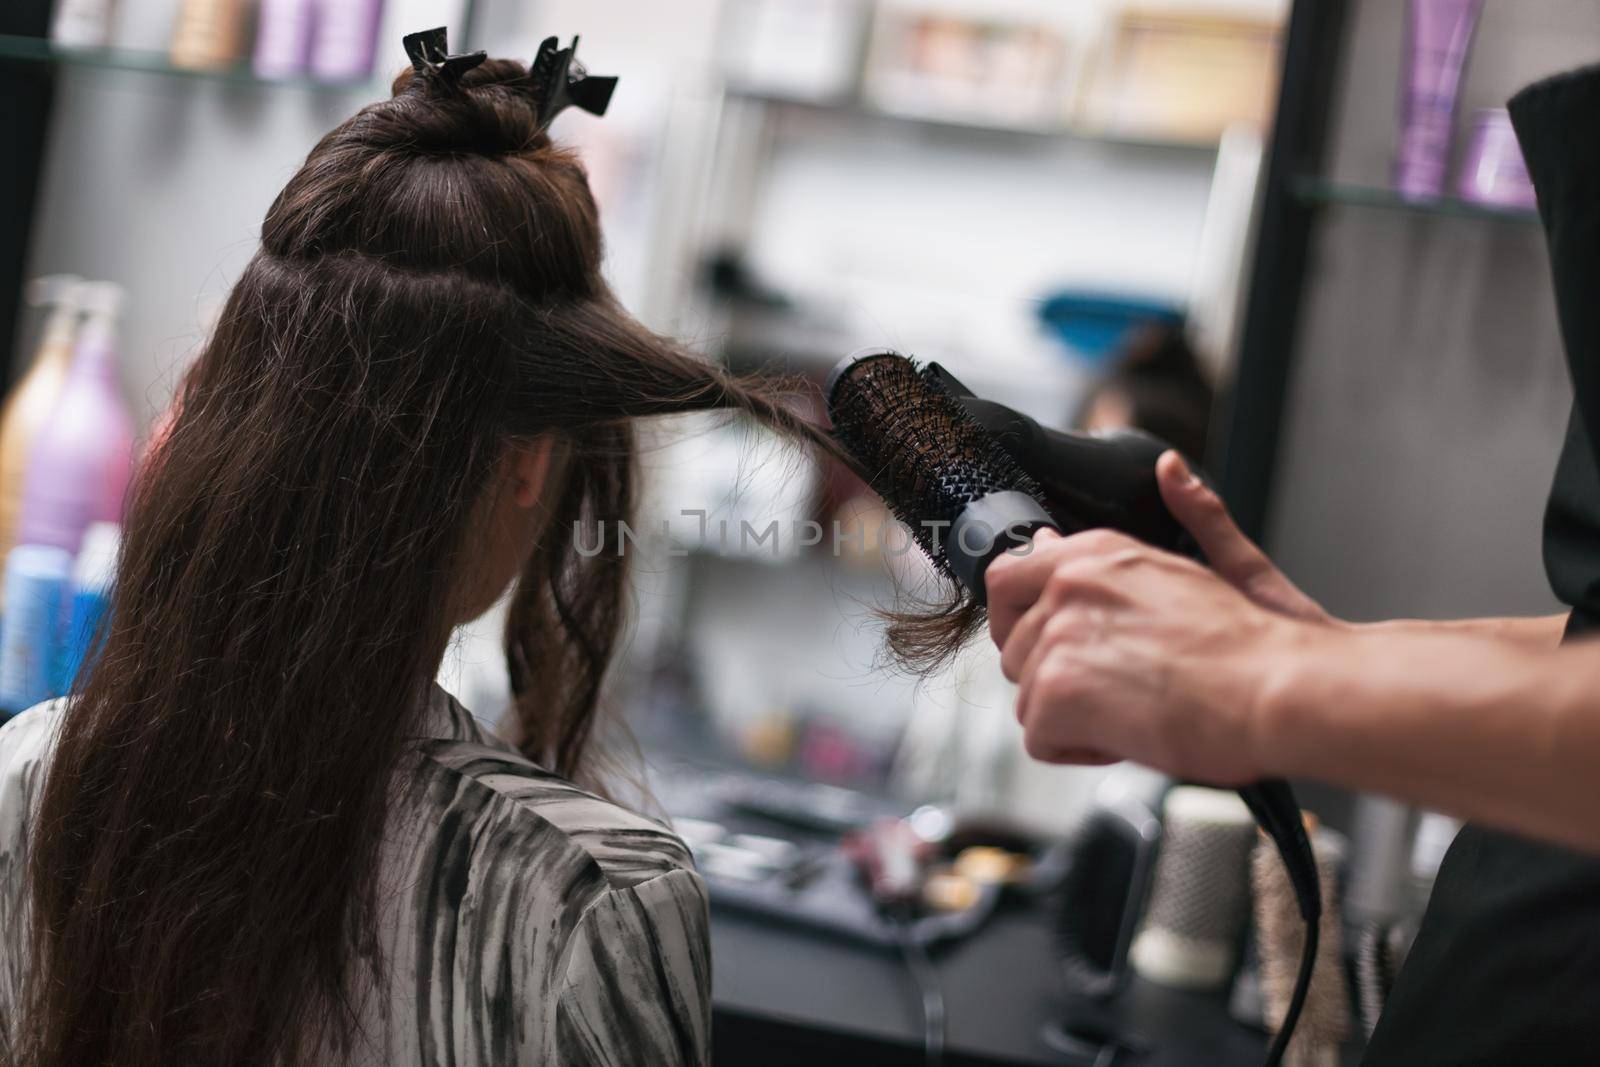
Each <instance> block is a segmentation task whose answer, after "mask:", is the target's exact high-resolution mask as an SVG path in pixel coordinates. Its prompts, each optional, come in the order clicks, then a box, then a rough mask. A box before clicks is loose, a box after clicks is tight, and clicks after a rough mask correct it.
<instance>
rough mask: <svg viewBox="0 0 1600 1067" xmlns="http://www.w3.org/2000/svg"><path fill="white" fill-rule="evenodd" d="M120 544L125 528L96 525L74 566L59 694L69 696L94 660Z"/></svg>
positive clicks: (86, 534) (62, 651) (92, 527)
mask: <svg viewBox="0 0 1600 1067" xmlns="http://www.w3.org/2000/svg"><path fill="white" fill-rule="evenodd" d="M121 542H122V527H120V526H118V525H117V524H116V523H114V522H97V523H94V524H92V525H91V526H90V527H89V529H88V532H87V533H85V534H84V535H83V551H81V552H79V553H78V560H77V562H76V563H75V564H73V567H72V582H71V590H70V595H71V604H70V606H69V608H68V612H67V628H66V631H65V633H64V635H63V638H62V643H61V656H60V666H59V669H58V671H57V676H56V684H55V690H56V692H58V693H70V692H71V691H72V687H73V685H74V684H75V683H76V682H77V679H78V675H79V673H81V672H82V670H83V665H84V664H85V663H87V662H91V661H92V660H93V659H94V653H95V649H96V646H97V642H98V640H99V638H100V636H101V635H100V624H101V622H102V621H103V620H104V619H105V617H106V610H107V608H109V607H110V605H111V583H112V580H113V579H114V578H115V577H116V573H117V550H118V549H119V548H120V547H121Z"/></svg>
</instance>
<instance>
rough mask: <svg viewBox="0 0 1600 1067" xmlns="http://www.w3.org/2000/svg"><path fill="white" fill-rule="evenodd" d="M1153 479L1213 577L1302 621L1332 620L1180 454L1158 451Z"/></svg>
mask: <svg viewBox="0 0 1600 1067" xmlns="http://www.w3.org/2000/svg"><path fill="white" fill-rule="evenodd" d="M1156 483H1157V485H1159V486H1160V488H1161V499H1162V501H1163V502H1165V504H1166V505H1167V510H1168V511H1170V512H1171V513H1172V517H1173V518H1175V519H1177V520H1178V522H1179V524H1181V525H1182V526H1183V528H1184V529H1186V530H1188V531H1189V536H1190V537H1193V538H1194V540H1195V543H1196V544H1198V545H1199V546H1200V551H1201V552H1203V553H1205V557H1206V562H1207V563H1208V564H1210V566H1211V569H1212V570H1213V571H1215V572H1216V573H1217V575H1218V576H1219V577H1221V578H1222V579H1224V580H1225V581H1227V582H1228V583H1229V584H1230V585H1232V586H1233V587H1234V588H1235V589H1237V590H1239V592H1241V593H1243V594H1244V595H1245V596H1247V597H1249V598H1250V599H1251V600H1253V601H1255V602H1256V603H1257V604H1260V605H1261V606H1262V607H1264V608H1267V609H1268V610H1271V611H1276V612H1280V613H1282V614H1284V615H1290V616H1293V617H1294V618H1297V619H1304V620H1305V621H1307V622H1318V623H1327V624H1330V625H1332V624H1335V623H1338V621H1339V620H1337V619H1335V618H1334V617H1333V616H1331V615H1329V614H1328V612H1327V611H1326V610H1325V609H1324V608H1323V606H1322V605H1321V604H1318V603H1317V602H1316V601H1315V600H1312V599H1311V598H1310V597H1308V596H1306V594H1305V593H1303V592H1301V590H1300V587H1299V586H1297V585H1295V584H1294V583H1293V582H1291V581H1290V580H1289V577H1288V575H1286V574H1284V573H1283V572H1282V571H1280V570H1279V569H1278V567H1277V565H1276V564H1274V563H1273V562H1272V560H1270V559H1268V558H1267V554H1266V553H1265V552H1263V551H1261V549H1260V548H1258V547H1256V544H1255V542H1254V541H1252V540H1250V539H1249V538H1248V537H1246V536H1245V535H1244V532H1243V531H1241V530H1240V529H1239V527H1238V526H1237V525H1236V524H1235V523H1234V521H1233V516H1232V515H1229V514H1228V506H1227V505H1226V504H1224V503H1223V502H1222V498H1221V497H1219V496H1218V495H1217V494H1216V492H1215V491H1214V490H1213V489H1212V488H1211V487H1210V486H1209V485H1207V484H1206V483H1205V482H1203V481H1201V480H1200V479H1199V478H1197V477H1195V475H1194V473H1193V472H1192V471H1190V470H1189V465H1188V464H1187V463H1185V462H1184V459H1183V456H1181V455H1179V454H1178V453H1177V452H1175V451H1167V452H1164V453H1162V455H1161V458H1160V459H1159V460H1157V461H1156Z"/></svg>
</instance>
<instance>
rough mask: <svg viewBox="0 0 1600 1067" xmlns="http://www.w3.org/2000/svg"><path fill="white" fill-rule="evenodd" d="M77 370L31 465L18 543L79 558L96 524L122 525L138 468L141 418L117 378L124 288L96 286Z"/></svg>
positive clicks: (86, 299)
mask: <svg viewBox="0 0 1600 1067" xmlns="http://www.w3.org/2000/svg"><path fill="white" fill-rule="evenodd" d="M81 300H82V303H83V310H84V321H83V325H82V326H81V327H80V328H79V331H78V340H77V344H76V345H75V346H74V348H73V354H72V367H71V369H70V370H68V372H67V379H66V381H65V382H64V383H63V384H62V386H61V396H60V398H59V399H58V400H57V401H56V404H55V408H54V410H53V411H52V412H51V415H50V419H49V421H48V423H47V424H46V426H45V428H44V430H43V431H41V432H40V434H39V437H38V439H37V441H36V443H35V445H34V448H33V453H32V455H31V456H29V459H28V474H27V480H26V482H25V484H24V486H23V492H22V517H21V519H20V520H19V521H18V523H17V543H18V544H30V545H54V546H56V547H58V548H62V549H65V550H66V551H67V552H68V553H71V554H74V555H76V553H77V551H78V549H79V547H80V545H81V543H82V541H83V533H84V531H85V530H86V529H88V527H89V524H90V523H91V522H96V521H105V522H120V521H121V519H122V504H123V497H124V496H125V495H126V493H127V490H128V480H129V478H130V477H131V475H132V468H133V417H132V416H131V415H130V414H129V412H128V407H127V404H126V403H125V402H124V400H123V399H122V386H121V383H120V381H119V380H118V373H117V348H116V322H117V314H118V312H119V311H120V309H121V306H122V287H121V286H118V285H114V284H112V283H110V282H88V283H85V284H84V286H83V288H82V291H81Z"/></svg>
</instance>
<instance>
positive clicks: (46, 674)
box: [0, 545, 72, 721]
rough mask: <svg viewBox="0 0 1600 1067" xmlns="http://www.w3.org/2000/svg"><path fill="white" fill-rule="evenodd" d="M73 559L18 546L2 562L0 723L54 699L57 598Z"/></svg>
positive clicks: (56, 551)
mask: <svg viewBox="0 0 1600 1067" xmlns="http://www.w3.org/2000/svg"><path fill="white" fill-rule="evenodd" d="M71 569H72V556H71V555H70V554H69V553H68V552H67V551H66V550H65V549H61V548H57V547H55V546H54V545H18V546H17V547H16V548H13V549H12V550H11V553H10V554H9V555H8V556H6V567H5V589H4V592H3V593H0V607H3V610H4V612H5V620H4V622H3V623H0V721H3V720H4V719H5V718H7V717H8V716H11V715H15V714H16V713H17V712H19V711H26V710H27V709H28V708H31V707H32V706H33V705H35V704H37V703H39V702H40V701H41V700H49V699H50V698H51V697H52V696H55V695H56V693H55V687H54V685H53V684H52V683H53V682H54V680H55V670H54V667H55V663H56V659H57V655H58V652H57V646H58V643H59V641H60V628H59V627H60V623H61V594H62V589H63V587H64V586H65V585H66V582H67V576H68V574H69V573H70V572H71Z"/></svg>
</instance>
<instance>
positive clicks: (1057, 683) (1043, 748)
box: [1017, 646, 1118, 765]
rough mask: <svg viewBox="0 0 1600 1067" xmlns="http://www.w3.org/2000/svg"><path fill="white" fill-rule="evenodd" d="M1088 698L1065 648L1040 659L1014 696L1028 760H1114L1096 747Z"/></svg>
mask: <svg viewBox="0 0 1600 1067" xmlns="http://www.w3.org/2000/svg"><path fill="white" fill-rule="evenodd" d="M1089 696H1090V694H1089V690H1088V688H1087V685H1086V684H1085V678H1084V675H1083V672H1082V671H1081V669H1080V668H1079V667H1078V666H1077V664H1076V663H1075V662H1074V657H1073V656H1072V652H1071V650H1070V649H1069V648H1064V647H1060V646H1057V647H1055V648H1052V649H1050V650H1049V651H1048V652H1046V653H1045V654H1044V655H1042V656H1041V657H1039V659H1038V662H1037V663H1036V664H1035V665H1034V667H1033V668H1032V670H1031V671H1030V673H1029V674H1028V675H1027V676H1026V677H1024V679H1023V681H1022V687H1021V689H1020V690H1019V691H1018V693H1017V719H1018V721H1019V722H1021V724H1022V745H1023V748H1024V749H1025V750H1026V751H1027V753H1028V755H1029V756H1031V757H1033V758H1034V759H1036V760H1039V761H1041V762H1043V763H1083V764H1091V765H1104V764H1107V763H1115V762H1116V761H1117V759H1118V757H1116V756H1115V755H1112V754H1111V753H1110V752H1108V751H1107V750H1106V749H1105V748H1103V747H1101V746H1099V745H1097V744H1095V743H1094V739H1093V735H1094V731H1093V723H1094V722H1095V721H1096V719H1097V717H1098V712H1097V710H1096V709H1095V708H1094V707H1093V706H1092V703H1093V702H1092V701H1091V700H1090V699H1089Z"/></svg>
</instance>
